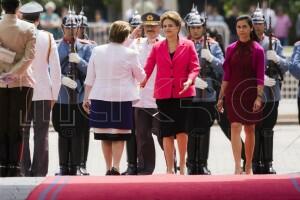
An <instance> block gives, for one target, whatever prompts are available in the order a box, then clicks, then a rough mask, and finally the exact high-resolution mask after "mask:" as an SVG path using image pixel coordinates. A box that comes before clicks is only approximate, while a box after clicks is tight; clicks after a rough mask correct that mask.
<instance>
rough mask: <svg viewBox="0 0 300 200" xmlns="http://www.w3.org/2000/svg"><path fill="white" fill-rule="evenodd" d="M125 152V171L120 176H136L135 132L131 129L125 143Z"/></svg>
mask: <svg viewBox="0 0 300 200" xmlns="http://www.w3.org/2000/svg"><path fill="white" fill-rule="evenodd" d="M126 150H127V163H128V165H127V169H126V171H125V172H123V173H122V175H137V173H138V171H137V146H136V137H135V131H134V129H132V133H131V135H130V138H129V140H127V142H126Z"/></svg>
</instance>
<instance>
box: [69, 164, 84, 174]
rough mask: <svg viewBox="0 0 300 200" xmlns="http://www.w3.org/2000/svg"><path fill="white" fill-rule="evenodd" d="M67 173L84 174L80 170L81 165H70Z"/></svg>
mask: <svg viewBox="0 0 300 200" xmlns="http://www.w3.org/2000/svg"><path fill="white" fill-rule="evenodd" d="M69 175H71V176H86V175H85V174H84V173H83V172H82V171H81V166H79V165H78V166H76V165H75V166H71V167H70V173H69Z"/></svg>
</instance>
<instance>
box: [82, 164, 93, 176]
mask: <svg viewBox="0 0 300 200" xmlns="http://www.w3.org/2000/svg"><path fill="white" fill-rule="evenodd" d="M79 170H80V171H81V174H82V176H89V175H90V173H88V172H87V170H86V163H81V165H80V169H79Z"/></svg>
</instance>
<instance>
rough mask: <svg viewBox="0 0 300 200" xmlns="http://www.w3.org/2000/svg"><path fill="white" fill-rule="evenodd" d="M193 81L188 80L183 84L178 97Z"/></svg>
mask: <svg viewBox="0 0 300 200" xmlns="http://www.w3.org/2000/svg"><path fill="white" fill-rule="evenodd" d="M192 83H193V81H192V80H191V79H188V80H187V81H186V82H184V83H183V89H182V90H181V91H180V92H179V95H181V94H182V93H184V92H185V91H186V90H187V89H189V87H190V86H191V85H192Z"/></svg>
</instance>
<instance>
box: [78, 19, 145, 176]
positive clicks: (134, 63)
mask: <svg viewBox="0 0 300 200" xmlns="http://www.w3.org/2000/svg"><path fill="white" fill-rule="evenodd" d="M129 33H130V26H129V24H128V23H127V22H124V21H116V22H114V23H113V24H112V25H111V28H110V32H109V40H110V43H108V44H105V45H101V46H98V47H96V48H94V50H93V53H92V56H91V58H90V61H89V65H88V71H87V76H86V80H85V97H84V99H85V100H84V103H83V107H84V109H85V111H86V112H88V113H89V117H90V127H92V128H94V132H95V134H94V136H95V139H96V140H102V150H103V153H104V158H105V161H106V168H107V173H106V174H107V175H119V174H120V173H119V165H120V160H121V156H122V153H123V149H124V141H125V140H127V139H129V137H130V134H131V128H132V123H133V121H132V101H134V100H137V99H138V98H139V95H138V85H137V82H141V81H143V80H144V78H145V76H146V75H145V72H144V70H143V68H142V67H141V64H140V62H139V59H138V54H137V52H135V51H134V50H132V49H129V48H126V47H125V46H123V42H124V41H125V40H126V39H127V37H128V35H129Z"/></svg>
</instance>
